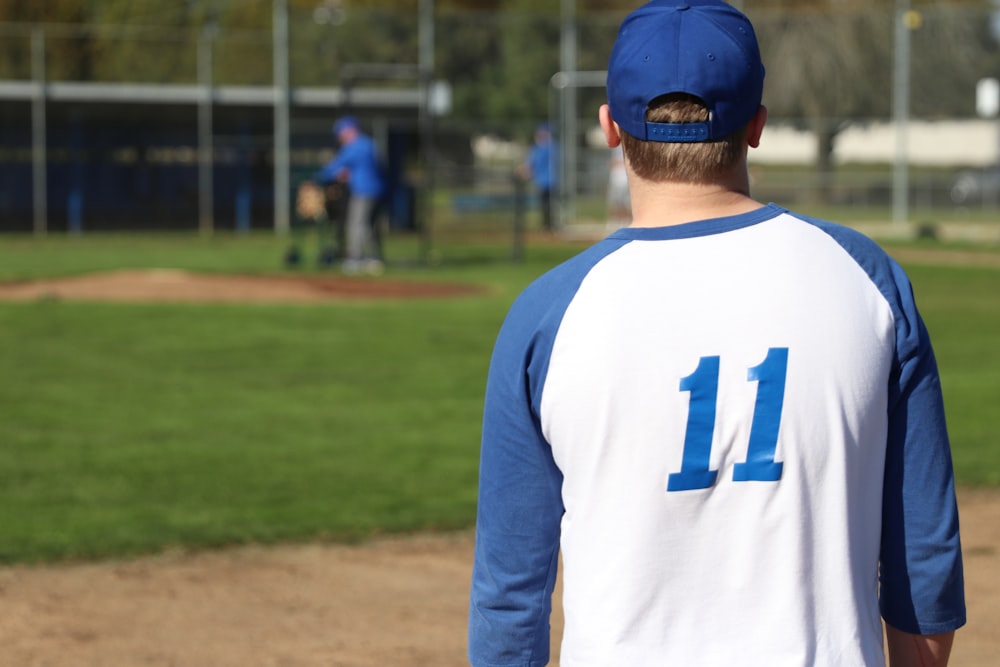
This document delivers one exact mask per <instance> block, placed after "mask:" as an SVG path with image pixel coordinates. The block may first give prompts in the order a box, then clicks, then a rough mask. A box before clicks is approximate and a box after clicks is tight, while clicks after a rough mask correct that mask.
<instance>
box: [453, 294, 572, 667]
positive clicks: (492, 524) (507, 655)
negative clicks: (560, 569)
mask: <svg viewBox="0 0 1000 667" xmlns="http://www.w3.org/2000/svg"><path fill="white" fill-rule="evenodd" d="M538 316H539V313H538V309H537V307H535V306H534V305H532V303H531V298H530V296H528V297H525V296H522V298H521V299H520V300H519V301H518V303H515V305H514V307H513V308H512V309H511V312H510V313H509V314H508V317H507V320H506V321H505V322H504V325H503V327H502V328H501V331H500V334H499V336H498V338H497V342H496V346H495V348H494V352H493V357H492V360H491V362H490V371H489V376H488V379H487V386H486V401H485V408H484V415H483V433H482V445H481V453H480V471H479V506H478V516H477V521H476V549H475V560H474V565H473V579H472V592H471V603H470V609H469V661H470V663H471V664H472V665H474V666H476V667H500V666H503V667H541V666H542V665H546V664H547V663H548V660H549V616H550V613H551V605H552V602H551V600H552V590H553V588H554V586H555V580H556V570H557V566H558V555H559V525H560V521H561V519H562V514H563V505H562V496H561V487H562V475H561V473H560V472H559V469H558V468H557V467H556V465H555V462H554V461H553V458H552V450H551V448H550V447H549V444H548V443H547V442H546V440H545V438H544V437H543V435H542V431H541V423H540V420H539V415H538V401H539V398H538V396H539V394H540V392H541V384H542V383H543V382H544V370H543V369H542V367H543V366H544V365H546V364H547V362H548V359H547V355H548V349H549V345H550V343H549V342H548V340H547V338H546V334H545V332H544V330H543V329H540V327H539V322H538V319H537V318H538Z"/></svg>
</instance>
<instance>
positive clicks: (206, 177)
mask: <svg viewBox="0 0 1000 667" xmlns="http://www.w3.org/2000/svg"><path fill="white" fill-rule="evenodd" d="M214 40H215V26H214V25H206V26H205V28H204V29H203V30H202V33H201V39H199V40H198V82H199V83H200V84H201V87H202V91H201V99H200V101H199V103H198V229H199V231H201V233H202V234H211V233H212V232H213V231H214V230H215V216H214V208H215V199H214V191H215V184H214V179H213V174H212V171H213V168H214V159H213V154H214V152H215V148H214V142H213V136H212V135H213V130H212V103H213V101H214V97H215V92H214V88H213V83H212V43H213V41H214Z"/></svg>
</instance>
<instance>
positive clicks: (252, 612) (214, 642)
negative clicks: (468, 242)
mask: <svg viewBox="0 0 1000 667" xmlns="http://www.w3.org/2000/svg"><path fill="white" fill-rule="evenodd" d="M469 292H470V288H468V287H465V286H460V285H440V284H437V283H434V284H419V285H415V284H413V283H396V282H392V281H389V280H385V279H379V280H368V279H345V278H338V277H319V278H286V277H279V278H276V279H273V280H272V279H264V278H260V277H242V278H233V277H229V276H216V277H212V276H194V275H192V274H188V273H185V272H179V271H153V272H148V271H146V272H116V273H114V274H103V275H94V276H87V277H83V278H77V279H73V280H62V281H46V282H44V283H22V284H7V285H0V298H7V299H21V300H36V299H115V300H125V301H183V300H199V301H210V302H224V301H268V302H271V301H275V302H308V301H323V300H330V299H342V298H381V297H388V298H398V297H407V296H417V295H429V296H448V295H452V294H467V293H469ZM959 502H960V506H961V511H962V535H963V544H964V547H965V555H966V559H965V566H966V589H967V595H968V604H969V624H968V625H967V626H966V627H965V628H964V629H962V630H960V631H959V634H958V638H957V640H956V644H955V649H954V652H953V659H952V663H951V664H952V665H953V666H955V667H994V666H995V665H997V664H998V660H1000V659H998V656H1000V633H997V631H996V628H997V627H998V625H1000V576H998V575H1000V491H996V490H973V489H962V490H961V491H960V494H959ZM472 547H473V536H472V535H471V534H469V533H463V534H451V535H417V536H409V537H400V538H392V539H380V540H376V541H373V542H371V543H368V544H364V545H361V546H343V545H326V544H306V545H291V546H280V547H267V548H265V547H258V546H250V547H243V548H235V549H229V550H223V551H217V552H208V553H194V554H191V553H184V552H168V553H164V554H160V555H157V556H152V557H148V558H141V559H136V560H129V561H121V562H103V563H93V564H74V565H57V566H44V567H26V566H15V567H6V568H0V609H2V610H3V612H2V613H0V665H4V666H6V665H12V666H16V667H43V666H44V667H119V666H121V667H161V666H162V667H167V666H176V667H230V666H231V667H248V666H255V667H256V666H285V667H312V666H317V667H319V666H323V667H429V666H434V667H451V666H458V665H465V664H467V663H466V661H465V625H466V606H467V600H468V591H469V580H470V576H471V559H472ZM557 599H558V598H557ZM555 608H556V611H555V614H554V618H553V627H554V633H553V656H554V659H557V657H558V637H559V634H560V629H561V614H560V612H559V606H558V604H556V605H555ZM553 664H557V662H555V661H554V663H553Z"/></svg>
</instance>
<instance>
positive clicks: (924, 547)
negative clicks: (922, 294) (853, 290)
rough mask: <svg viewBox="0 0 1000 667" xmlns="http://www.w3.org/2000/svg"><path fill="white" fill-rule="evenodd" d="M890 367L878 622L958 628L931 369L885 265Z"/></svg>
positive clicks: (960, 602)
mask: <svg viewBox="0 0 1000 667" xmlns="http://www.w3.org/2000/svg"><path fill="white" fill-rule="evenodd" d="M889 271H891V273H892V278H893V285H894V286H895V289H894V291H892V292H890V293H889V294H888V296H889V298H890V303H891V304H892V307H893V310H894V314H895V318H896V351H897V352H896V364H895V367H894V373H893V377H892V381H891V384H890V389H889V434H888V443H887V448H886V463H885V486H884V489H883V507H882V513H883V520H882V526H883V528H882V552H881V558H880V573H879V579H880V584H881V592H880V605H881V609H882V616H883V618H885V620H886V622H887V623H889V625H891V626H893V627H894V628H897V629H899V630H902V631H904V632H910V633H913V634H924V635H926V634H936V633H940V632H949V631H952V630H955V629H957V628H959V627H961V626H962V625H964V624H965V592H964V582H963V569H962V547H961V541H960V538H959V521H958V507H957V502H956V499H955V482H954V473H953V468H952V459H951V447H950V443H949V438H948V430H947V426H946V424H945V414H944V402H943V398H942V393H941V382H940V378H939V375H938V367H937V362H936V360H935V357H934V351H933V348H932V346H931V342H930V338H929V336H928V333H927V329H926V327H925V325H924V322H923V320H922V319H921V317H920V314H919V312H918V311H917V307H916V305H915V303H914V298H913V293H912V289H911V287H910V282H909V279H908V278H907V277H906V275H905V274H904V273H903V270H902V269H901V268H900V267H899V266H898V265H897V264H896V263H895V262H891V261H890V262H889Z"/></svg>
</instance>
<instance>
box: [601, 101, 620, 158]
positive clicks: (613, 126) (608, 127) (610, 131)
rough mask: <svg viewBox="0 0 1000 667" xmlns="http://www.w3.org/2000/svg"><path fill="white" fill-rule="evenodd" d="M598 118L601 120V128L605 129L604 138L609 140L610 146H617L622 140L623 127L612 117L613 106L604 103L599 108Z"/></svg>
mask: <svg viewBox="0 0 1000 667" xmlns="http://www.w3.org/2000/svg"><path fill="white" fill-rule="evenodd" d="M597 119H598V120H599V121H600V122H601V129H602V130H604V139H605V141H607V142H608V148H617V147H618V144H620V143H621V142H622V135H621V129H620V128H619V127H618V123H616V122H615V121H614V120H612V118H611V107H609V106H608V105H607V104H602V105H601V108H600V109H598V110H597Z"/></svg>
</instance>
